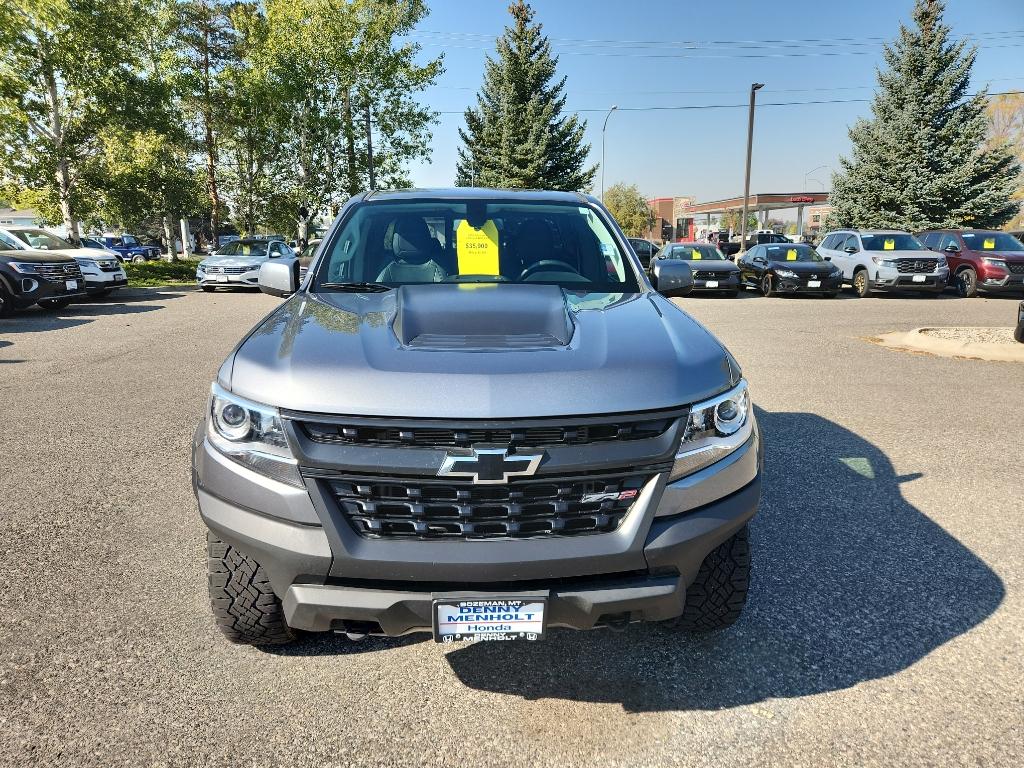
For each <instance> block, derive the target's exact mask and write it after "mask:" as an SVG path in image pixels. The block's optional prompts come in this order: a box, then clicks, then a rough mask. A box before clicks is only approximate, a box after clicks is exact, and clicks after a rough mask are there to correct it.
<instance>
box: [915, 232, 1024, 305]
mask: <svg viewBox="0 0 1024 768" xmlns="http://www.w3.org/2000/svg"><path fill="white" fill-rule="evenodd" d="M917 237H918V239H920V240H921V242H923V243H924V244H925V245H926V246H927V247H928V248H930V249H931V250H933V251H939V252H941V253H943V254H944V255H945V257H946V262H947V263H948V264H949V282H950V283H951V284H952V285H954V286H956V291H957V293H959V294H960V295H961V296H964V297H966V298H970V297H971V296H977V294H978V291H985V292H988V291H991V292H993V293H995V292H999V293H1005V292H1011V291H1015V292H1022V291H1024V244H1022V243H1021V242H1020V240H1018V239H1017V238H1015V237H1014V236H1013V235H1011V234H1010V233H1009V232H997V231H993V230H984V229H937V230H930V231H926V232H919V233H918V235H917Z"/></svg>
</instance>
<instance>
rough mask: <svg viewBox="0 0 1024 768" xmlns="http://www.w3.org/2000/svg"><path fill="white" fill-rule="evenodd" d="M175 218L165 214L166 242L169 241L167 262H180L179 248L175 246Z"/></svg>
mask: <svg viewBox="0 0 1024 768" xmlns="http://www.w3.org/2000/svg"><path fill="white" fill-rule="evenodd" d="M175 239H176V238H175V236H174V217H173V216H171V214H169V213H165V214H164V240H166V241H167V260H168V261H177V260H178V247H177V246H176V245H175V243H174V241H175Z"/></svg>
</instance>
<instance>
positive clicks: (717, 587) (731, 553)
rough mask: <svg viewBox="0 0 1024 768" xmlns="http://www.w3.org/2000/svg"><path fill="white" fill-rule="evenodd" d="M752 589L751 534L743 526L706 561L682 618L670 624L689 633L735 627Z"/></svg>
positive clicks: (691, 589)
mask: <svg viewBox="0 0 1024 768" xmlns="http://www.w3.org/2000/svg"><path fill="white" fill-rule="evenodd" d="M749 589H750V532H749V528H748V527H747V526H743V528H741V529H740V530H739V531H737V532H736V533H735V534H734V535H733V536H732V537H731V538H729V539H727V540H726V541H724V542H722V543H721V544H719V545H718V547H716V548H715V549H714V550H712V551H711V553H710V554H709V555H708V556H707V557H705V558H704V562H703V563H701V565H700V571H698V573H697V578H696V580H695V581H694V582H693V584H691V585H690V586H689V587H688V588H687V590H686V605H685V607H684V608H683V615H682V616H680V617H679V618H678V619H674V620H673V621H672V622H670V625H671V626H672V627H673V628H675V629H681V630H684V631H687V632H711V631H714V630H716V629H724V628H725V627H728V626H729V625H730V624H732V623H734V622H735V621H736V619H738V618H739V617H740V614H741V613H742V612H743V606H744V605H745V604H746V602H747V592H748V590H749Z"/></svg>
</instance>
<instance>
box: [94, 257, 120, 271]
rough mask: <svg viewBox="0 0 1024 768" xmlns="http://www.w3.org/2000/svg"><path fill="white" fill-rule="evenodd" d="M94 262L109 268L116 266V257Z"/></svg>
mask: <svg viewBox="0 0 1024 768" xmlns="http://www.w3.org/2000/svg"><path fill="white" fill-rule="evenodd" d="M96 263H97V264H99V265H100V266H101V267H104V268H106V269H110V268H111V267H116V266H117V259H104V260H103V261H97V262H96Z"/></svg>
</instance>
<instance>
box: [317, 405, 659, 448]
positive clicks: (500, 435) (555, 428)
mask: <svg viewBox="0 0 1024 768" xmlns="http://www.w3.org/2000/svg"><path fill="white" fill-rule="evenodd" d="M613 418H614V417H613ZM677 418H679V414H678V413H673V414H672V415H671V416H663V417H661V418H651V417H650V416H647V417H646V418H644V417H643V416H642V415H632V416H623V417H621V418H620V419H618V420H612V421H602V422H597V423H577V424H572V423H569V424H566V421H568V419H563V420H560V421H553V422H549V423H543V424H537V423H534V424H527V425H525V426H516V425H515V424H499V425H492V424H487V425H473V424H463V425H455V426H448V425H443V426H441V425H439V426H433V425H426V424H422V425H421V424H415V423H406V424H395V423H394V422H390V423H385V424H366V423H360V422H357V421H354V420H353V421H352V422H351V423H333V422H314V421H300V422H299V425H300V426H301V428H302V430H303V432H304V433H305V434H306V436H307V437H309V439H310V440H312V441H313V442H315V443H328V444H341V445H379V446H409V447H434V446H441V447H448V446H456V447H459V446H461V447H468V446H471V445H476V444H481V443H488V444H497V445H511V446H515V445H529V446H531V447H532V446H545V445H585V444H587V443H600V442H610V441H615V440H647V439H651V438H655V437H658V436H660V435H662V434H664V433H665V431H666V430H667V429H669V427H671V426H672V424H673V422H674V421H675V420H676V419H677Z"/></svg>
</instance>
